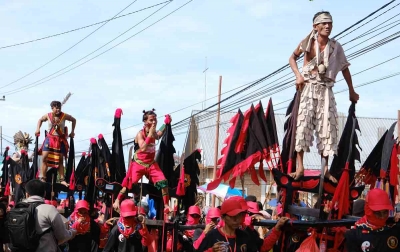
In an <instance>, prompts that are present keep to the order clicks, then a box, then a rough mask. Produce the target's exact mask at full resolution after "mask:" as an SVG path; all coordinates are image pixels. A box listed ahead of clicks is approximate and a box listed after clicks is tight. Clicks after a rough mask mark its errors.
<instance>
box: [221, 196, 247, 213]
mask: <svg viewBox="0 0 400 252" xmlns="http://www.w3.org/2000/svg"><path fill="white" fill-rule="evenodd" d="M244 212H246V210H244V209H243V208H242V205H241V204H240V202H239V201H237V200H235V199H232V198H229V199H227V200H225V201H224V202H222V205H221V215H224V214H226V215H229V216H236V215H238V214H240V213H244Z"/></svg>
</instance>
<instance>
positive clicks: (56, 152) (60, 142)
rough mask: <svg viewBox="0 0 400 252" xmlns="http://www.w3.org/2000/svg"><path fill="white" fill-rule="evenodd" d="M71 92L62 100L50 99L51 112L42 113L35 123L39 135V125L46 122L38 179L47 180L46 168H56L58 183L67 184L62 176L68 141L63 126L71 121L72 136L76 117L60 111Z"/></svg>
mask: <svg viewBox="0 0 400 252" xmlns="http://www.w3.org/2000/svg"><path fill="white" fill-rule="evenodd" d="M70 96H71V93H69V94H68V95H67V96H66V97H65V99H64V101H63V102H62V103H61V102H59V101H52V102H51V103H50V107H51V110H52V111H51V112H50V113H47V114H45V115H43V116H42V117H41V118H40V119H39V121H38V124H37V128H36V133H35V134H36V136H40V127H41V126H42V123H43V122H48V133H47V135H46V136H45V140H44V142H43V145H42V147H41V153H42V165H41V169H40V174H39V179H40V180H42V181H43V182H47V178H46V177H47V171H48V168H56V169H57V171H58V173H59V178H60V183H61V184H63V185H65V186H68V184H67V182H66V181H65V177H64V162H63V161H64V157H66V156H67V153H68V147H69V146H68V141H67V132H66V127H65V121H70V122H72V129H71V133H70V134H69V136H70V137H71V138H73V137H74V136H75V125H76V119H75V118H74V117H72V116H71V115H68V114H66V113H64V112H61V106H62V105H64V104H65V103H66V102H67V100H68V99H69V97H70Z"/></svg>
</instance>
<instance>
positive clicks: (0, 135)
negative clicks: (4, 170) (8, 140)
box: [0, 126, 3, 156]
mask: <svg viewBox="0 0 400 252" xmlns="http://www.w3.org/2000/svg"><path fill="white" fill-rule="evenodd" d="M0 156H3V126H0Z"/></svg>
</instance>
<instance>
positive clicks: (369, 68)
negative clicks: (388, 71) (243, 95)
mask: <svg viewBox="0 0 400 252" xmlns="http://www.w3.org/2000/svg"><path fill="white" fill-rule="evenodd" d="M399 57H400V54H399V55H397V56H395V57H393V58H390V59H388V60H385V61H383V62H381V63H378V64H376V65H373V66H371V67H368V68H366V69H364V70H362V71H360V72H357V73H355V74H351V75H352V77H353V76H356V75H358V74H360V73H363V72H366V71H368V70H371V69H373V68H375V67H378V66H381V65H383V64H386V63H387V62H389V61H392V60H394V59H397V58H399ZM343 80H344V79H340V80H338V81H337V82H336V83H338V82H340V81H343ZM291 100H292V98H291V99H287V100H284V101H282V102H278V103H275V104H274V106H276V105H280V104H283V103H286V102H289V101H291Z"/></svg>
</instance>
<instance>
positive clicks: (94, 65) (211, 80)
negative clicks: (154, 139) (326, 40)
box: [0, 0, 400, 153]
mask: <svg viewBox="0 0 400 252" xmlns="http://www.w3.org/2000/svg"><path fill="white" fill-rule="evenodd" d="M132 2H133V1H129V0H119V1H113V2H112V3H111V2H110V1H95V0H88V1H39V0H38V1H2V2H1V3H0V22H1V23H2V24H3V25H1V26H0V32H1V34H2V36H0V47H3V46H8V45H12V44H16V43H21V42H24V41H29V40H33V39H37V38H41V37H45V36H48V35H52V34H57V33H61V32H64V31H68V30H71V29H75V28H78V27H82V26H86V25H89V24H92V23H96V22H99V21H103V20H107V19H110V18H112V17H114V16H115V15H116V14H117V13H119V12H120V11H121V10H123V9H124V8H125V7H127V6H128V5H130V4H131V3H132ZM160 2H162V0H161V1H156V0H146V1H144V0H137V1H134V3H133V4H131V5H130V6H129V7H128V8H126V10H124V11H123V12H122V13H121V14H126V13H129V12H133V11H136V10H139V9H142V8H145V7H148V6H151V5H154V4H158V3H160ZM283 2H284V3H283ZM386 2H388V1H363V4H362V5H360V4H359V3H358V2H357V1H344V0H336V1H328V0H314V1H308V0H286V1H279V0H229V1H228V0H219V1H215V0H193V1H191V2H190V3H188V4H187V5H186V6H184V7H183V8H181V9H180V10H178V11H176V12H174V13H172V14H171V15H170V16H168V17H166V18H165V19H164V20H161V21H160V22H158V23H156V24H155V25H154V26H151V27H149V28H148V29H146V30H144V31H143V32H141V33H138V32H140V31H141V30H143V29H144V28H146V27H147V26H149V25H151V24H152V23H154V22H156V21H157V20H158V19H160V18H162V17H164V16H165V15H167V14H168V13H170V12H172V11H173V10H175V9H176V8H178V7H179V6H181V5H183V4H184V3H186V1H183V0H174V1H172V2H171V3H169V4H168V5H166V6H165V7H164V8H162V9H161V10H160V11H159V12H157V13H155V14H154V15H153V16H150V17H148V16H149V15H150V14H152V13H153V12H155V11H156V10H157V9H159V8H160V7H162V6H163V5H159V6H157V7H154V8H151V9H147V10H144V11H141V12H138V13H136V14H132V15H128V16H126V17H122V18H119V19H116V20H113V21H110V22H108V23H106V24H105V25H104V26H103V27H101V28H100V29H98V28H99V27H100V26H101V25H102V24H100V25H97V26H92V27H89V28H87V29H82V30H78V31H75V32H71V33H68V34H65V35H61V36H57V37H52V38H49V39H44V40H40V41H37V42H33V43H28V44H24V45H19V46H15V47H8V48H3V49H0V75H1V76H2V78H1V82H0V97H2V95H5V96H6V100H5V101H0V112H1V114H2V116H1V119H0V125H1V126H2V130H3V138H4V139H3V149H4V148H5V146H11V144H10V143H9V141H11V142H12V138H10V137H12V136H13V135H14V134H15V133H16V132H17V131H18V130H22V131H23V132H28V133H30V134H31V135H33V134H34V132H35V129H36V124H37V120H38V119H39V118H40V117H41V116H42V115H44V114H46V113H48V112H50V106H49V104H50V102H51V101H52V100H62V99H63V98H64V97H65V95H66V94H67V93H68V92H72V93H73V95H72V96H71V98H70V99H69V101H68V102H67V104H66V105H65V106H63V111H64V112H66V113H68V114H71V115H72V116H74V117H75V118H76V119H77V127H76V130H75V133H76V136H75V149H76V152H77V153H80V152H81V151H85V150H86V151H87V149H88V146H89V139H90V138H92V137H97V135H98V134H100V133H102V134H103V135H104V136H105V139H106V141H107V142H108V143H109V144H111V142H112V135H111V133H112V130H113V127H112V123H113V117H114V111H115V110H116V109H117V108H122V110H123V117H122V121H121V127H122V128H123V129H124V130H123V131H122V137H123V139H125V140H129V139H130V138H132V137H134V136H135V135H136V133H137V132H138V131H139V130H140V128H141V127H142V122H141V118H142V110H144V109H145V110H149V109H152V108H155V109H156V112H157V113H158V115H159V118H160V119H159V121H161V122H160V123H159V124H161V123H162V121H163V115H165V114H168V113H171V112H173V111H177V110H180V109H182V108H185V107H188V108H186V109H182V110H180V111H179V112H175V113H172V114H171V116H172V120H173V123H174V122H178V121H180V120H182V119H184V118H186V117H188V116H190V115H191V113H192V110H198V109H201V108H202V104H201V102H202V101H203V100H204V97H207V98H208V99H209V100H207V102H206V105H211V104H213V103H215V102H216V101H217V100H216V98H215V96H216V95H217V91H218V80H219V76H222V92H223V93H225V92H227V91H229V90H232V89H234V88H237V87H239V86H243V85H244V84H246V83H249V82H251V81H254V80H257V79H259V78H261V77H264V76H266V75H268V74H269V73H271V72H273V71H275V70H277V69H278V68H280V67H282V66H284V65H285V64H287V63H288V58H289V56H290V55H291V53H292V52H293V50H294V49H295V47H296V46H297V45H298V43H299V42H300V41H301V40H302V39H303V38H304V37H305V36H306V35H307V34H308V33H309V32H310V31H311V28H312V17H313V15H314V14H315V13H316V12H318V11H321V10H327V11H330V12H331V14H332V15H333V20H334V24H333V32H332V35H335V34H337V33H339V32H340V31H342V30H344V29H345V28H347V27H349V26H350V25H352V24H353V23H355V22H356V21H358V20H360V19H362V18H364V17H365V16H366V15H368V14H369V13H371V12H373V11H374V10H376V9H378V8H379V7H381V6H382V5H383V4H385V3H386ZM396 4H397V2H395V3H393V4H392V5H391V6H394V5H396ZM343 6H345V8H344V7H343ZM399 10H400V7H396V8H394V9H392V10H390V11H388V12H387V13H386V14H384V15H382V16H381V17H379V18H377V19H376V20H374V21H371V22H370V24H368V25H365V26H364V27H362V28H360V29H358V30H357V31H355V32H353V33H351V34H349V35H348V36H346V37H344V38H343V39H340V40H339V42H341V43H342V44H343V43H345V42H348V41H349V40H351V39H353V38H355V37H357V36H358V35H360V34H362V33H364V32H367V31H369V30H370V29H372V28H373V27H374V26H376V25H378V24H379V23H381V22H383V21H385V20H387V19H388V18H390V17H392V16H394V15H396V14H398V13H399ZM147 17H148V18H147ZM144 18H147V19H146V20H145V21H143V22H141V21H142V20H143V19H144ZM396 20H398V17H395V18H393V20H392V21H390V22H394V21H396ZM139 22H141V23H140V24H138V25H136V24H137V23H139ZM133 26H135V27H133ZM131 27H133V28H132V29H131V30H129V31H128V32H126V33H125V34H124V35H122V36H121V37H120V38H118V39H116V40H115V41H113V42H111V43H110V44H108V45H107V46H105V47H104V48H102V49H100V50H98V51H97V52H95V53H93V54H92V55H91V56H89V57H87V58H86V59H85V60H87V59H90V58H91V57H93V56H95V55H97V54H99V53H101V52H103V51H104V50H107V49H108V48H111V47H112V46H114V45H116V44H118V43H120V42H121V41H123V40H125V39H127V38H129V37H130V36H132V35H134V36H133V37H132V38H131V39H128V40H127V41H126V42H124V43H122V44H120V45H118V46H116V47H115V48H113V49H111V50H110V51H108V52H106V53H104V54H103V55H101V56H99V57H97V58H95V59H94V60H91V61H89V62H87V63H85V64H83V65H82V66H80V67H77V68H76V69H73V70H71V71H70V72H67V73H66V74H63V75H61V76H58V77H55V78H53V79H51V80H49V81H47V82H44V83H41V80H42V79H43V78H45V77H47V76H49V75H51V74H53V73H55V72H57V71H59V70H60V69H63V68H65V67H67V66H68V65H70V64H72V63H74V62H75V61H77V60H79V59H81V58H82V57H84V56H86V55H87V54H89V53H91V52H93V51H95V50H96V49H97V48H99V47H101V46H103V45H104V44H106V43H107V42H109V41H110V40H112V39H114V38H115V37H117V36H118V35H120V34H121V33H123V32H125V31H127V30H128V29H130V28H131ZM96 29H98V30H97V31H96ZM398 29H399V27H398V26H396V27H394V28H393V29H390V30H388V31H386V32H383V33H382V34H380V35H379V36H378V37H376V38H372V39H370V40H368V41H366V42H365V43H363V44H362V45H359V46H356V45H357V44H358V43H360V42H362V41H364V40H365V39H368V38H369V37H370V36H365V37H363V38H360V39H357V40H355V41H353V42H350V43H349V44H348V45H346V46H344V49H345V50H346V48H350V47H352V46H356V47H355V48H353V49H349V51H346V54H348V53H351V52H354V51H356V50H358V49H361V48H362V47H365V46H367V45H369V44H371V43H374V42H376V41H378V40H380V39H382V38H384V37H386V36H388V35H390V34H392V33H394V32H397V31H398ZM383 30H384V29H382V30H381V31H383ZM91 33H92V34H91ZM135 34H137V35H135ZM88 35H90V36H88ZM372 35H374V34H372ZM87 36H88V37H87ZM85 37H87V38H86V39H84V38H85ZM82 39H84V40H83V41H82V42H81V43H79V44H78V45H76V46H75V47H73V48H72V49H71V50H69V51H67V52H65V53H64V54H63V55H61V56H60V57H58V58H57V59H55V60H53V61H51V62H50V63H48V64H46V63H47V62H49V61H50V60H52V59H53V58H55V57H56V56H58V55H60V54H61V53H63V52H64V51H66V50H67V49H68V48H70V47H71V46H73V45H74V44H76V43H77V42H79V41H81V40H82ZM398 45H399V41H398V40H395V41H393V42H391V43H389V44H387V45H384V46H382V47H380V48H378V49H376V50H373V51H371V52H369V53H367V54H365V55H363V56H361V57H358V58H356V59H354V60H351V61H350V63H351V66H350V70H351V72H352V73H356V72H359V71H362V70H364V69H366V68H368V67H371V66H373V65H375V64H378V63H380V62H383V61H385V60H388V59H389V58H392V57H394V56H396V55H397V53H398ZM206 57H207V67H208V71H207V76H206V79H207V85H206V89H205V75H204V73H203V70H204V69H205V67H206V66H205V64H206V62H205V61H206ZM85 60H83V61H80V62H79V63H82V62H84V61H85ZM399 61H400V58H397V59H395V60H392V61H391V62H390V63H387V64H384V65H381V66H379V67H376V68H374V69H372V70H369V71H366V72H364V73H362V74H359V75H356V76H354V77H353V81H354V85H359V84H363V83H366V82H368V81H371V80H375V79H379V78H381V77H383V76H387V75H389V74H393V73H396V72H398V71H399V68H398V64H399ZM79 63H78V64H79ZM44 64H46V65H45V66H43V65H44ZM78 64H76V65H78ZM41 66H43V67H41ZM73 66H75V65H73ZM39 67H41V68H40V69H39V70H37V71H34V70H36V69H37V68H39ZM68 69H70V68H66V70H68ZM33 71H34V72H33ZM31 72H33V73H32V74H30V73H31ZM59 73H62V72H59ZM288 73H290V71H286V72H284V73H282V74H281V75H278V76H277V77H274V78H272V79H270V80H267V81H266V82H264V83H261V84H259V85H258V86H257V87H255V88H253V89H251V91H254V90H256V91H257V90H258V89H260V88H262V87H265V86H266V85H267V84H268V83H269V82H270V81H272V80H274V79H277V78H278V77H279V76H282V75H284V74H288ZM54 76H55V75H52V77H54ZM341 78H342V77H341V74H340V73H339V75H338V79H341ZM43 80H44V81H45V80H47V79H43ZM399 81H400V77H399V76H396V77H393V78H389V79H386V80H384V81H380V82H377V83H374V84H371V85H367V86H364V87H360V88H357V89H356V91H357V92H358V93H359V95H360V101H359V103H358V105H357V115H358V116H363V117H383V118H396V117H397V109H399V108H400V107H399V102H398V99H397V96H398V93H397V92H396V91H397V90H398V88H397V89H396V88H395V87H398V82H399ZM32 83H36V84H39V85H36V86H34V87H32V88H29V89H24V87H25V86H27V85H30V84H32ZM5 85H7V86H5ZM345 88H346V84H345V82H343V81H342V82H338V83H337V84H336V85H335V87H334V91H340V90H343V89H345ZM205 90H206V91H205ZM294 92H295V89H294V86H293V88H289V89H286V90H284V91H282V92H279V93H277V94H274V95H272V99H273V102H274V104H277V103H280V102H282V101H285V100H287V99H290V98H292V97H293V94H294ZM229 94H231V93H225V94H223V95H222V98H224V97H226V96H227V95H229ZM212 97H213V98H212ZM210 98H212V99H210ZM268 98H269V96H268V97H265V98H264V99H263V100H262V101H263V103H264V104H265V105H266V104H267V101H268V100H267V99H268ZM336 102H337V106H338V110H339V111H341V112H346V111H347V108H348V106H349V104H350V103H349V100H348V93H347V92H343V93H340V94H337V95H336ZM193 104H197V105H195V106H191V107H190V105H193ZM287 104H288V103H283V104H280V105H277V106H275V108H284V107H285V105H286V106H287ZM248 107H249V104H247V105H246V106H245V107H243V108H244V109H246V108H248ZM278 112H280V113H283V112H284V110H280V111H277V113H278ZM45 128H46V126H45V125H43V126H42V136H41V137H40V139H39V142H42V141H43V138H44V137H43V135H44V134H43V131H44V129H45ZM173 130H174V129H173ZM174 133H177V134H176V141H175V147H176V149H177V151H181V150H182V149H183V145H184V141H185V136H186V134H185V129H179V130H177V131H174ZM178 133H179V134H178ZM32 148H33V146H32ZM125 150H127V149H125ZM2 151H3V150H2Z"/></svg>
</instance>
